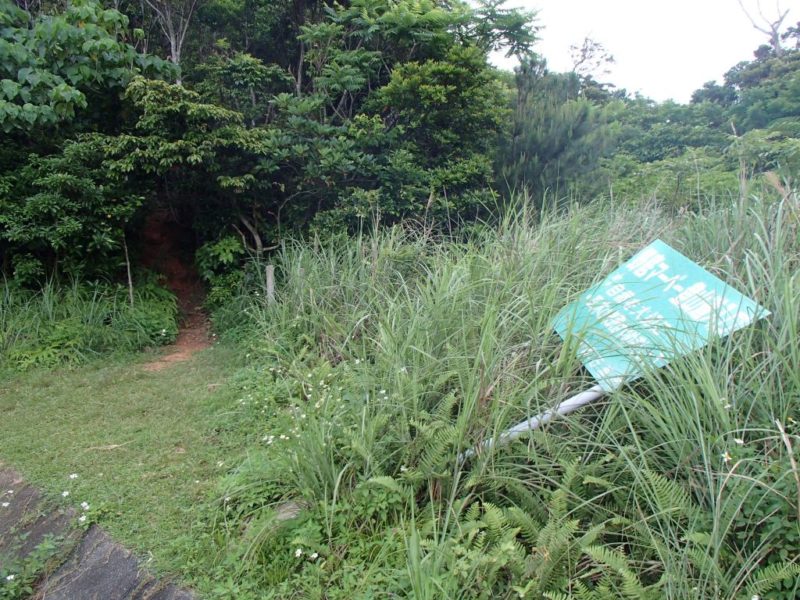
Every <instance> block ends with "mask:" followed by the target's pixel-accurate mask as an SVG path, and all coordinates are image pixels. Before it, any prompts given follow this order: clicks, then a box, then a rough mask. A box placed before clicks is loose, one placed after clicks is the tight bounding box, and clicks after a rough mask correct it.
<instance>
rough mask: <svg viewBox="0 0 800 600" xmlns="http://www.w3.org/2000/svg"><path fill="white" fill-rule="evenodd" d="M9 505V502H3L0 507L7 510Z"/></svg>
mask: <svg viewBox="0 0 800 600" xmlns="http://www.w3.org/2000/svg"><path fill="white" fill-rule="evenodd" d="M10 505H11V503H10V502H3V503H2V504H0V506H2V507H3V508H8V507H9V506H10Z"/></svg>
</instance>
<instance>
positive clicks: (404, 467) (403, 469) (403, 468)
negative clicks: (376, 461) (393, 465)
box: [400, 465, 408, 473]
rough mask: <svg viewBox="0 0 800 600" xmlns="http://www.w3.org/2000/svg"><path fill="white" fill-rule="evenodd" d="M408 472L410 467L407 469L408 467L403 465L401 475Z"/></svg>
mask: <svg viewBox="0 0 800 600" xmlns="http://www.w3.org/2000/svg"><path fill="white" fill-rule="evenodd" d="M406 471H408V467H407V466H405V465H402V466H401V467H400V472H401V473H405V472H406Z"/></svg>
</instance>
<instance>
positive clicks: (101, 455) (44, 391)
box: [0, 346, 243, 572]
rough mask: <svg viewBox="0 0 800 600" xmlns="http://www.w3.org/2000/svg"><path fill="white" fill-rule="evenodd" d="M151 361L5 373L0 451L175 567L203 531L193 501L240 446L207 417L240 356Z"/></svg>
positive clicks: (222, 400)
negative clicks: (148, 364) (196, 529)
mask: <svg viewBox="0 0 800 600" xmlns="http://www.w3.org/2000/svg"><path fill="white" fill-rule="evenodd" d="M146 360H147V356H146V355H139V356H133V357H127V358H116V359H113V360H106V361H98V362H94V363H90V364H88V365H84V366H82V367H80V368H79V369H66V368H65V369H60V370H54V371H33V372H29V373H25V374H22V375H18V376H16V377H14V378H12V379H9V380H6V381H5V382H2V383H0V414H2V418H0V461H2V462H5V463H6V465H9V466H13V467H14V468H15V469H17V470H19V471H20V472H21V473H22V474H23V475H24V476H25V477H26V478H27V479H28V480H29V481H31V482H33V483H35V484H37V485H39V486H41V488H42V489H43V490H45V492H46V493H48V494H49V495H51V496H52V498H53V501H54V502H57V503H60V504H62V505H72V506H75V507H78V506H79V505H80V503H81V502H88V503H89V504H90V506H91V508H90V515H91V516H92V518H93V519H96V520H97V522H99V523H100V524H101V525H102V526H103V527H104V528H105V529H106V530H107V531H108V532H109V533H110V534H111V535H112V536H113V537H114V538H115V539H117V540H118V541H120V542H122V543H123V544H126V545H127V546H128V547H129V548H131V549H133V550H134V551H137V552H138V553H140V554H142V555H147V556H148V557H149V560H148V562H149V564H150V566H151V567H152V568H156V569H158V570H166V571H171V572H178V571H181V570H184V568H185V566H186V563H187V560H188V556H187V553H189V552H192V551H193V550H197V544H198V543H199V542H198V540H199V539H201V536H193V535H192V530H193V526H194V524H195V523H196V518H197V517H196V515H197V512H198V508H199V507H200V506H201V505H202V504H203V503H204V502H206V501H207V500H208V499H209V497H210V495H211V494H212V490H213V489H214V488H215V485H216V483H217V478H218V477H219V475H220V474H221V473H222V472H224V471H225V470H226V469H227V468H228V465H230V464H231V462H232V460H233V458H234V457H238V454H239V452H240V450H241V446H242V444H243V438H242V436H241V435H226V434H225V433H219V434H215V433H214V429H213V425H212V424H211V421H212V420H214V419H216V418H218V417H219V415H220V414H221V413H224V412H225V411H226V409H227V407H228V406H230V404H231V403H232V402H233V400H232V393H233V392H232V391H231V387H230V386H228V385H226V381H227V380H228V379H229V378H230V376H231V374H232V373H233V372H234V371H235V370H236V369H237V368H238V360H237V356H236V353H235V352H234V351H233V350H231V349H230V348H226V347H223V346H216V347H213V348H211V349H208V350H205V351H203V352H200V353H198V354H196V355H195V356H193V357H192V358H191V359H190V360H189V361H187V362H184V363H177V364H174V365H172V366H170V367H169V368H167V369H164V370H162V371H159V372H148V371H145V370H144V369H143V364H144V362H145V361H146ZM70 474H77V475H78V477H77V478H72V479H71V478H70ZM65 491H66V492H69V495H68V496H67V497H64V496H63V495H62V492H65ZM198 554H200V555H202V554H203V552H202V551H201V552H199V553H198Z"/></svg>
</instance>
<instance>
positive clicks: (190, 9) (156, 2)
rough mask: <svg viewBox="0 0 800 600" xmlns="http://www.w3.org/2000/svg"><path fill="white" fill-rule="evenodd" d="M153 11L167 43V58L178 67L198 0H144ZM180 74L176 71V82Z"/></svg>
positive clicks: (179, 79)
mask: <svg viewBox="0 0 800 600" xmlns="http://www.w3.org/2000/svg"><path fill="white" fill-rule="evenodd" d="M144 1H145V2H146V3H147V6H149V7H150V9H151V10H152V11H153V14H154V15H155V17H156V21H157V22H158V25H159V27H160V28H161V32H162V33H163V34H164V39H165V40H166V42H167V44H168V45H169V59H170V60H171V61H172V63H173V64H174V65H175V66H177V67H178V68H180V65H181V55H182V52H183V44H184V42H185V41H186V33H187V32H188V31H189V26H190V25H191V23H192V15H194V11H195V8H197V2H198V0H144ZM181 81H182V76H181V75H180V71H178V76H177V83H179V84H180V83H181Z"/></svg>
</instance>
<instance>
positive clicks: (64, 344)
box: [0, 280, 178, 371]
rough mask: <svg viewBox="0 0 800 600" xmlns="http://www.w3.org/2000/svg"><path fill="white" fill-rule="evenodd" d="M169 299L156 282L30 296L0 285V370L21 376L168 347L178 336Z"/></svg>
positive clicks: (53, 286)
mask: <svg viewBox="0 0 800 600" xmlns="http://www.w3.org/2000/svg"><path fill="white" fill-rule="evenodd" d="M177 317H178V310H177V303H176V300H175V297H174V295H173V294H172V293H171V292H169V291H168V290H166V289H165V288H163V287H161V286H160V285H158V284H157V283H156V282H155V281H152V280H147V281H144V282H142V283H141V284H140V285H138V286H136V288H135V292H134V298H133V304H132V305H131V303H130V298H129V295H128V290H127V288H126V287H124V286H121V285H117V284H110V283H98V282H78V281H74V282H72V283H71V284H69V285H60V284H57V283H55V282H48V283H46V284H45V285H44V286H42V288H41V289H39V290H36V291H31V290H28V289H24V288H22V287H20V286H17V285H14V283H13V282H10V283H4V284H2V285H0V369H5V370H7V371H8V370H11V371H25V370H28V369H31V368H35V367H53V366H56V365H60V364H65V363H79V362H84V361H85V360H87V359H89V358H91V357H94V356H97V355H99V354H103V353H109V352H118V351H121V352H126V351H128V352H130V351H134V350H140V349H142V348H144V347H145V346H155V345H161V344H165V343H168V342H171V341H173V340H174V339H175V336H176V335H177V331H178V324H177Z"/></svg>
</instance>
